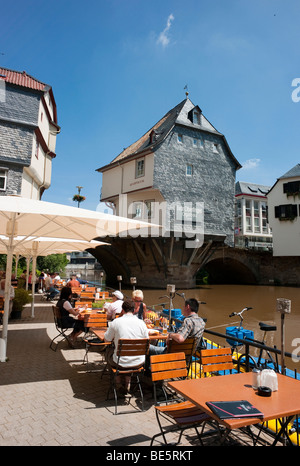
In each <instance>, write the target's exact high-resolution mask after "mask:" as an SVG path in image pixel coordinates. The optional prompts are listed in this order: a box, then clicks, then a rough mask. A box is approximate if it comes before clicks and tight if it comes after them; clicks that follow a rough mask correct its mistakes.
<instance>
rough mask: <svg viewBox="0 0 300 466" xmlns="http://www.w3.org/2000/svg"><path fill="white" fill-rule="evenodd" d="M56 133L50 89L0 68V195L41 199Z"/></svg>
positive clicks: (56, 125) (38, 82)
mask: <svg viewBox="0 0 300 466" xmlns="http://www.w3.org/2000/svg"><path fill="white" fill-rule="evenodd" d="M59 132H60V127H59V126H58V124H57V110H56V103H55V99H54V95H53V91H52V88H51V87H50V86H49V85H47V84H44V83H42V82H41V81H39V80H37V79H36V78H34V77H32V76H30V75H28V74H27V73H26V72H25V71H23V72H19V71H13V70H9V69H6V68H1V67H0V195H2V196H3V195H4V196H5V195H11V194H17V195H20V196H22V197H27V198H31V199H41V197H42V194H43V192H44V191H45V189H47V188H49V186H50V183H51V170H52V160H53V159H54V158H55V156H56V154H55V147H56V137H57V134H58V133H59Z"/></svg>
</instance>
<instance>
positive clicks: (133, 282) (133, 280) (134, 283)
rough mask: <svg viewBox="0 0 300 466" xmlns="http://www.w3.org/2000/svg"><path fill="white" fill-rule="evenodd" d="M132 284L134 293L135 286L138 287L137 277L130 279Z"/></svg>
mask: <svg viewBox="0 0 300 466" xmlns="http://www.w3.org/2000/svg"><path fill="white" fill-rule="evenodd" d="M130 283H131V285H132V289H133V291H134V290H135V285H136V277H130Z"/></svg>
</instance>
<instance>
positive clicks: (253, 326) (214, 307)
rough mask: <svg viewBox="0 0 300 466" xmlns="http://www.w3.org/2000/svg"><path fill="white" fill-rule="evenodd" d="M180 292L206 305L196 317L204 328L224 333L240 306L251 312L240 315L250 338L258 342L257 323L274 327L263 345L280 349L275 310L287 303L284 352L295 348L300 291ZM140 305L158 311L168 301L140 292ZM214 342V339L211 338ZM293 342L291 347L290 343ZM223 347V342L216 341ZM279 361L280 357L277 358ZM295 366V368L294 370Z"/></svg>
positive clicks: (209, 288)
mask: <svg viewBox="0 0 300 466" xmlns="http://www.w3.org/2000/svg"><path fill="white" fill-rule="evenodd" d="M122 291H123V292H124V294H126V295H127V296H130V295H131V290H125V289H124V290H122ZM177 291H178V292H179V293H182V292H184V293H185V297H186V298H196V299H198V300H199V301H204V302H205V303H206V304H200V307H199V315H201V317H204V318H206V319H207V322H206V328H207V329H211V330H215V331H216V332H219V333H226V327H228V326H233V325H238V324H239V318H238V317H236V316H234V317H232V318H230V317H229V314H231V313H232V312H239V311H241V310H242V309H243V308H244V307H246V306H248V307H252V308H253V309H251V310H249V311H246V312H244V313H243V316H244V322H243V327H244V328H247V329H250V330H253V332H254V338H255V339H258V340H261V339H262V337H263V332H262V331H261V330H260V328H259V322H265V323H268V324H275V325H276V326H277V331H276V332H268V334H267V340H266V343H267V345H270V346H272V345H276V346H277V347H278V349H281V314H280V312H278V311H277V310H276V300H277V298H286V299H289V300H291V313H290V314H286V315H285V318H284V328H285V332H284V334H285V350H286V351H287V352H290V353H292V351H293V350H294V351H295V349H296V347H297V346H298V347H299V346H300V343H298V344H297V345H296V347H295V339H296V338H299V339H300V288H292V287H277V286H251V285H201V286H200V287H198V288H196V289H189V290H177ZM143 293H144V302H145V303H146V304H147V305H148V306H153V305H156V310H161V309H162V306H159V305H158V304H160V303H164V302H165V303H166V306H165V307H166V308H167V309H168V308H169V303H170V301H169V298H167V297H166V296H164V295H166V294H167V293H166V291H164V290H143ZM183 303H184V300H183V298H181V297H179V296H177V295H176V296H175V298H174V299H173V307H174V308H181V309H182V307H183ZM213 339H214V340H215V341H217V338H213ZM293 340H294V346H293V345H292V344H293ZM219 342H220V343H221V344H223V345H224V344H225V343H224V340H221V341H219ZM279 361H280V357H279ZM286 365H287V366H288V367H291V368H296V369H297V370H298V372H300V362H299V363H296V366H295V364H288V361H286ZM298 366H299V367H298Z"/></svg>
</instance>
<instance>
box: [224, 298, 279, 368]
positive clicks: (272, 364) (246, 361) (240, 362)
mask: <svg viewBox="0 0 300 466" xmlns="http://www.w3.org/2000/svg"><path fill="white" fill-rule="evenodd" d="M250 309H252V307H245V308H244V309H242V310H241V311H240V312H232V313H231V314H230V315H229V317H233V316H239V317H240V325H239V327H227V329H226V333H227V330H228V329H231V330H230V331H229V332H228V333H227V334H229V335H230V334H232V335H233V334H234V333H236V334H238V335H239V336H237V338H240V339H244V340H251V341H253V342H254V343H258V344H259V345H260V349H259V355H258V357H257V358H256V357H253V356H251V355H250V354H249V353H248V350H247V347H248V346H246V352H245V353H242V354H239V356H238V358H237V361H236V363H237V371H238V372H240V371H241V369H242V368H244V367H245V366H246V370H249V367H250V366H252V367H253V368H256V369H260V370H262V369H274V370H275V372H279V365H278V360H277V353H276V355H275V359H274V357H273V356H272V354H271V352H270V350H269V349H268V346H267V345H266V335H267V333H268V332H271V331H276V330H277V327H276V325H269V324H266V323H264V322H259V327H260V330H262V331H263V332H264V335H263V339H262V340H255V339H254V334H253V332H252V331H251V330H250V331H249V330H247V329H244V328H243V326H242V323H243V319H244V318H243V313H244V312H245V311H249V310H250ZM232 329H235V332H234V331H233V330H232ZM227 342H228V343H229V344H230V345H231V346H232V349H233V351H236V352H238V348H242V346H243V343H240V342H237V341H232V340H231V341H230V340H228V339H227ZM274 348H276V347H275V346H274ZM264 352H266V354H267V359H266V358H263V354H264Z"/></svg>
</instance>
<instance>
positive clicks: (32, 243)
mask: <svg viewBox="0 0 300 466" xmlns="http://www.w3.org/2000/svg"><path fill="white" fill-rule="evenodd" d="M14 243H15V247H14V254H18V255H19V256H24V257H27V258H28V259H29V258H32V289H33V290H34V288H35V283H36V273H35V272H36V258H37V257H38V256H48V255H49V254H64V253H65V252H72V251H85V250H86V249H91V248H96V247H97V246H101V245H103V244H107V243H103V242H101V241H95V240H92V241H83V240H75V239H67V238H50V237H49V238H47V237H35V236H29V237H26V236H16V237H15V238H14ZM8 244H9V237H8V236H5V235H0V254H6V251H7V246H8ZM27 274H28V270H27ZM31 317H34V293H32V302H31Z"/></svg>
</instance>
